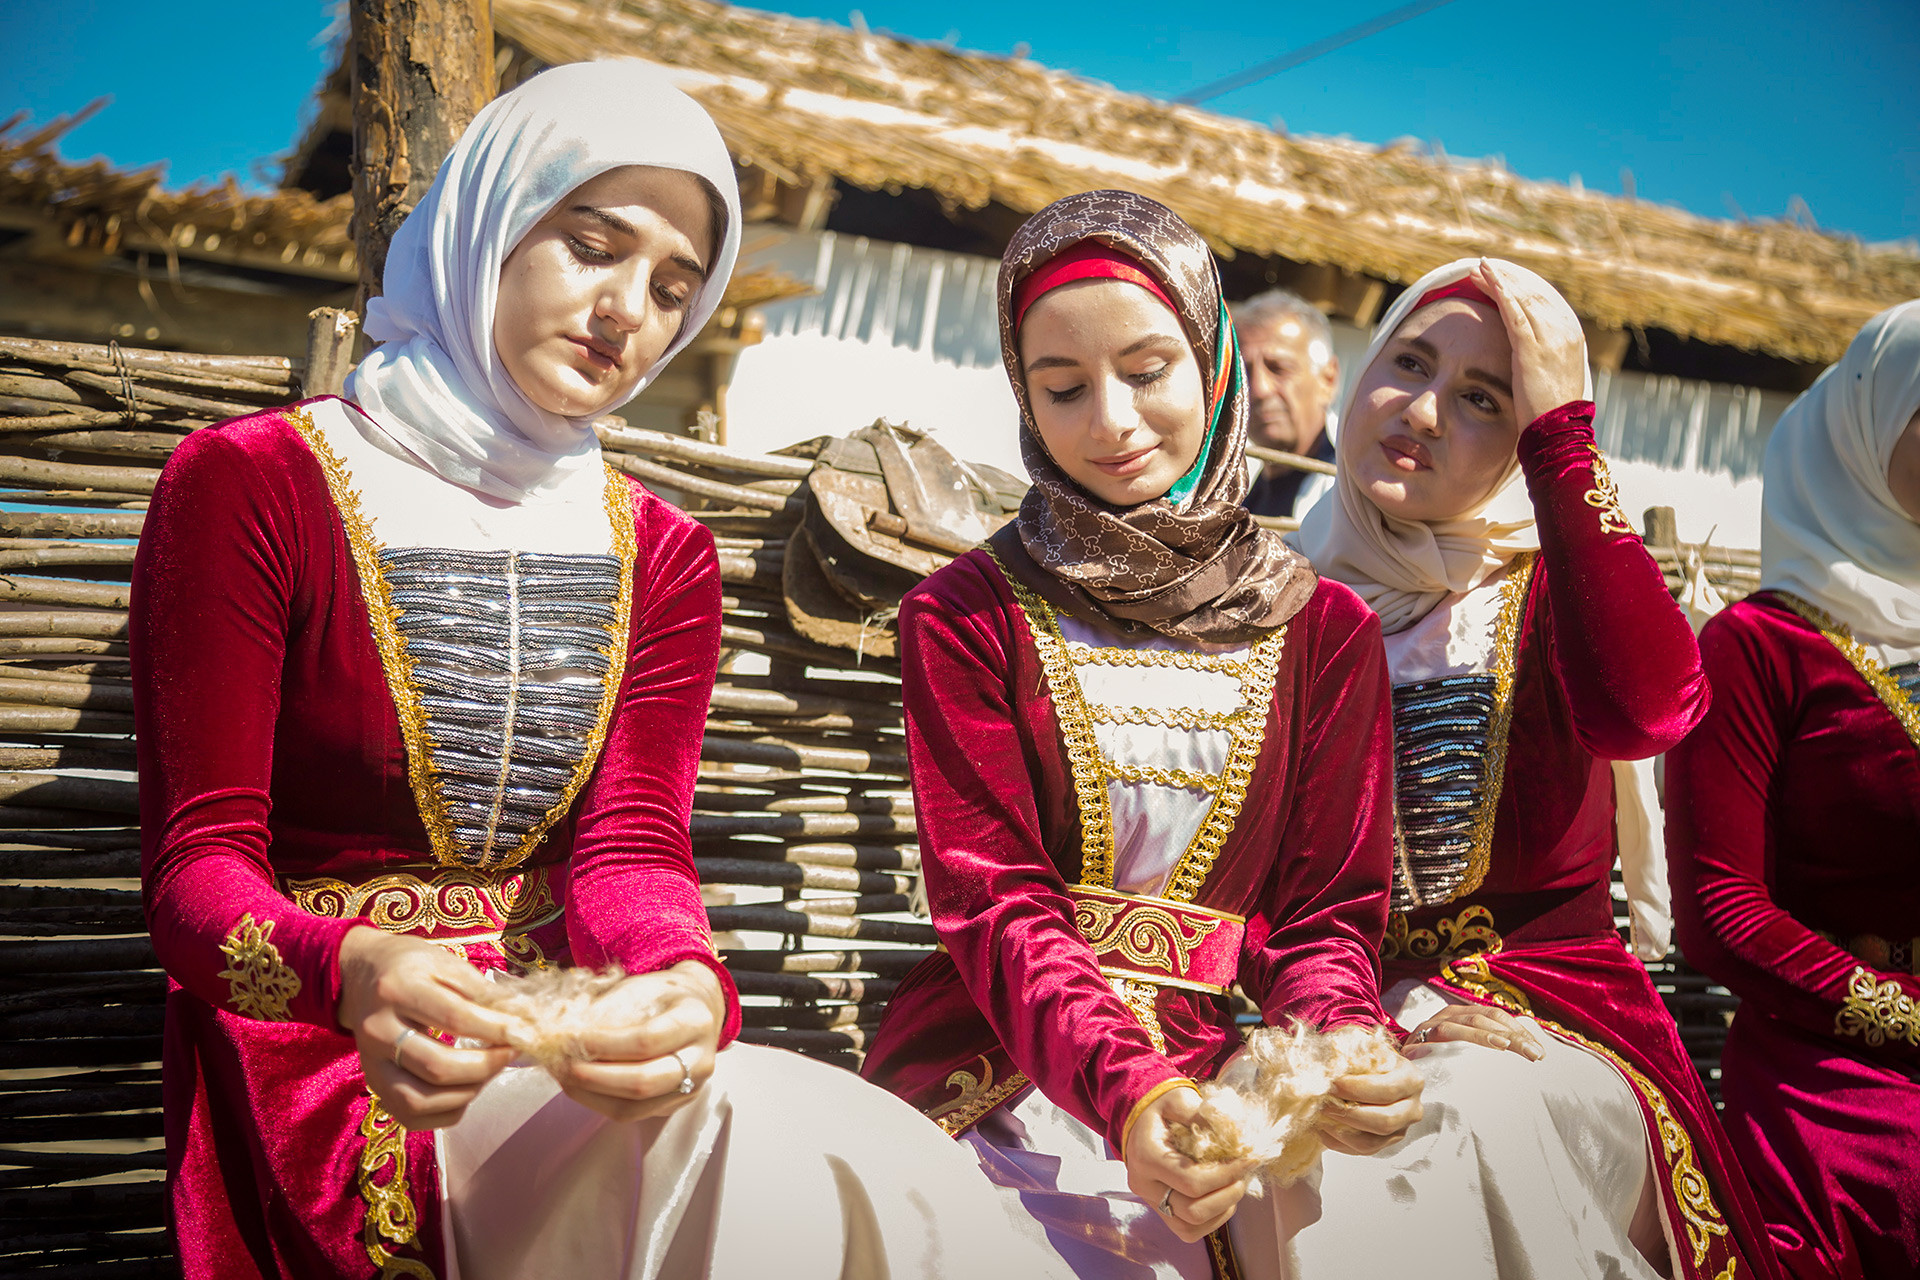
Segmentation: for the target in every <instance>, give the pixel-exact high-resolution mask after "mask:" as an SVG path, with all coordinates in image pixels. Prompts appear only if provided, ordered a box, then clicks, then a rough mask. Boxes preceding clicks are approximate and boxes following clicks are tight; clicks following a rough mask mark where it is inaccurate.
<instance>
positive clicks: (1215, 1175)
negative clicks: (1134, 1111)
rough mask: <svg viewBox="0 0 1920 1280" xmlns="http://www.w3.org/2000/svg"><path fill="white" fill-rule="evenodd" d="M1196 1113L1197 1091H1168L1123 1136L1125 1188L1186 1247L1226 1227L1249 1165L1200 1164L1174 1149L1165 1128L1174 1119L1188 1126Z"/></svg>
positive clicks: (1241, 1193)
mask: <svg viewBox="0 0 1920 1280" xmlns="http://www.w3.org/2000/svg"><path fill="white" fill-rule="evenodd" d="M1199 1113H1200V1094H1199V1093H1198V1092H1197V1091H1195V1090H1193V1089H1189V1088H1185V1087H1182V1088H1179V1089H1169V1090H1167V1091H1166V1092H1165V1093H1163V1094H1161V1095H1160V1096H1159V1097H1157V1098H1155V1099H1154V1100H1153V1101H1152V1102H1150V1103H1148V1104H1147V1105H1146V1107H1145V1108H1144V1109H1142V1110H1141V1112H1140V1114H1139V1115H1138V1116H1136V1117H1134V1121H1133V1127H1132V1128H1131V1129H1129V1130H1127V1135H1126V1143H1127V1187H1128V1189H1129V1190H1131V1191H1132V1192H1133V1194H1135V1195H1136V1196H1139V1197H1140V1198H1141V1199H1142V1200H1144V1201H1146V1202H1147V1203H1148V1204H1150V1205H1152V1206H1153V1208H1154V1210H1155V1211H1156V1212H1157V1213H1159V1214H1160V1216H1161V1217H1163V1218H1165V1219H1166V1220H1167V1225H1168V1226H1170V1227H1172V1228H1173V1233H1174V1234H1175V1235H1177V1236H1179V1237H1180V1238H1181V1239H1182V1240H1185V1241H1187V1242H1188V1243H1189V1244H1191V1243H1193V1242H1194V1241H1196V1240H1200V1239H1203V1238H1204V1237H1205V1236H1206V1235H1207V1234H1208V1233H1209V1232H1212V1231H1218V1230H1219V1229H1220V1228H1221V1227H1223V1226H1225V1225H1226V1223H1227V1219H1229V1218H1231V1217H1232V1216H1233V1211H1234V1209H1235V1208H1237V1207H1238V1206H1239V1204H1240V1197H1241V1196H1244V1195H1245V1194H1246V1193H1247V1175H1248V1174H1249V1173H1251V1172H1253V1165H1252V1163H1251V1162H1250V1161H1240V1162H1238V1163H1235V1164H1201V1163H1200V1162H1198V1161H1196V1160H1192V1159H1189V1158H1188V1157H1186V1156H1183V1155H1181V1154H1180V1153H1179V1152H1178V1151H1175V1150H1174V1149H1173V1147H1172V1145H1171V1144H1169V1143H1168V1141H1167V1125H1168V1124H1169V1123H1170V1122H1172V1121H1176V1120H1177V1121H1182V1122H1185V1123H1188V1124H1191V1123H1192V1122H1193V1120H1194V1118H1195V1117H1196V1116H1197V1115H1199ZM1169 1193H1171V1194H1169Z"/></svg>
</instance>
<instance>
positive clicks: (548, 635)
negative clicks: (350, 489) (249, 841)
mask: <svg viewBox="0 0 1920 1280" xmlns="http://www.w3.org/2000/svg"><path fill="white" fill-rule="evenodd" d="M379 557H380V568H381V576H382V577H383V578H384V579H385V581H386V586H387V589H388V591H389V592H390V598H391V600H392V604H393V608H394V626H395V629H396V630H397V631H398V632H399V634H400V636H401V637H403V638H404V640H405V642H406V654H407V658H408V660H409V663H410V665H411V666H412V684H413V687H414V689H415V690H416V691H417V694H418V706H419V709H420V712H421V715H422V717H423V719H424V722H425V723H424V729H425V737H426V740H427V742H428V744H430V748H429V759H430V765H429V767H428V770H427V775H428V776H427V779H426V781H427V782H428V784H429V785H430V787H431V788H432V791H433V793H434V798H435V799H436V800H437V801H438V805H437V806H435V807H436V808H438V809H439V811H440V812H441V813H442V814H444V817H445V820H446V823H447V826H448V827H449V828H450V836H451V839H450V841H449V843H450V845H451V849H450V850H449V852H451V853H452V854H453V856H454V859H455V860H456V861H457V862H458V863H460V864H461V865H465V866H471V867H487V866H495V865H499V864H501V863H502V862H507V861H518V857H516V856H513V855H516V854H518V855H519V856H524V853H523V852H522V850H523V847H524V846H527V845H530V844H531V843H532V842H533V841H532V840H531V839H530V837H534V838H537V836H538V835H539V834H542V833H544V831H545V829H546V828H547V827H548V826H549V825H550V824H551V820H552V818H553V817H554V816H557V813H558V812H559V811H562V810H564V808H565V806H566V804H567V803H568V802H569V801H570V800H571V790H572V788H573V787H574V786H577V782H576V775H577V774H578V772H579V770H580V767H581V765H582V763H583V762H584V761H585V760H587V759H588V757H589V755H590V754H591V753H593V752H594V751H595V750H597V747H598V743H597V741H596V739H597V736H598V735H599V733H600V732H601V731H602V723H603V721H602V717H601V709H602V699H603V697H604V694H605V692H606V688H607V682H608V678H609V676H610V675H612V674H613V673H612V665H613V659H612V656H611V655H610V652H609V644H608V637H609V634H610V633H612V632H614V631H615V620H616V619H617V618H618V616H619V602H620V596H621V561H620V560H619V558H617V557H615V556H611V555H552V554H538V553H533V552H525V551H506V550H500V551H457V550H449V549H446V548H440V547H407V548H397V549H395V548H382V549H381V551H380V553H379Z"/></svg>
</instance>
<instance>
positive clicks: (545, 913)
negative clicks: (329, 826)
mask: <svg viewBox="0 0 1920 1280" xmlns="http://www.w3.org/2000/svg"><path fill="white" fill-rule="evenodd" d="M550 874H551V868H549V867H545V866H541V867H535V868H533V869H532V870H531V871H526V872H520V873H516V874H511V875H506V876H498V875H488V874H486V873H484V872H475V871H465V870H457V869H448V870H436V871H435V872H434V873H433V874H432V875H428V876H418V875H415V874H413V873H412V872H410V871H394V872H389V873H387V874H386V875H380V876H375V877H373V878H372V879H371V880H365V881H362V882H361V883H359V884H350V883H348V882H347V881H345V880H333V879H328V878H326V877H324V876H318V877H314V878H312V879H307V880H288V881H287V882H286V891H287V895H288V896H289V897H291V898H292V899H293V901H294V903H295V905H297V906H298V907H300V909H301V910H303V911H310V912H312V913H313V914H314V915H317V916H331V917H333V918H334V919H340V920H343V919H347V918H349V917H353V916H364V917H366V918H367V919H369V920H371V921H373V923H375V924H376V925H378V926H380V927H381V928H382V929H385V930H386V931H387V932H388V933H425V932H428V931H439V930H461V929H464V930H468V931H473V930H479V931H481V932H487V931H495V930H509V929H519V928H532V927H534V926H536V925H541V924H546V923H548V922H549V921H551V920H554V919H557V918H558V917H559V915H560V911H561V908H560V906H559V904H557V903H556V902H555V901H554V898H553V888H552V885H551V884H550V883H549V877H550ZM476 940H477V939H475V938H472V937H467V938H462V939H460V941H463V942H472V941H476Z"/></svg>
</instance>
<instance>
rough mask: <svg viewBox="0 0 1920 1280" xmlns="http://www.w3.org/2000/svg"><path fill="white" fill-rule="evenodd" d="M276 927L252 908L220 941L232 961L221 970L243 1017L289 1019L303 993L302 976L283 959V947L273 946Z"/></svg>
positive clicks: (272, 1019) (233, 1001)
mask: <svg viewBox="0 0 1920 1280" xmlns="http://www.w3.org/2000/svg"><path fill="white" fill-rule="evenodd" d="M273 926H274V922H273V921H272V920H268V921H267V922H266V923H264V924H262V923H259V922H257V921H255V920H254V918H253V913H252V912H251V911H249V912H247V913H246V914H245V915H243V916H241V917H240V920H239V923H237V924H235V925H234V926H233V928H231V929H229V930H228V931H227V938H226V941H224V942H222V943H221V944H220V952H221V954H222V955H224V956H226V958H227V961H228V964H227V967H226V968H224V969H222V970H221V971H220V976H221V977H223V978H225V979H226V980H227V988H228V995H227V1002H228V1003H229V1004H231V1005H232V1006H233V1007H234V1009H235V1010H236V1011H237V1012H238V1013H239V1014H240V1016H241V1017H243V1018H258V1019H260V1020H261V1021H262V1022H285V1021H287V1019H288V1018H289V1017H290V1016H291V1015H290V1014H289V1013H288V1012H287V1007H288V1006H289V1005H290V1004H292V1002H293V998H294V997H295V996H297V995H299V994H300V975H299V974H297V973H295V972H294V971H293V970H292V969H291V968H289V967H288V966H287V964H286V963H285V962H284V961H283V960H281V958H280V948H278V947H276V946H274V945H273Z"/></svg>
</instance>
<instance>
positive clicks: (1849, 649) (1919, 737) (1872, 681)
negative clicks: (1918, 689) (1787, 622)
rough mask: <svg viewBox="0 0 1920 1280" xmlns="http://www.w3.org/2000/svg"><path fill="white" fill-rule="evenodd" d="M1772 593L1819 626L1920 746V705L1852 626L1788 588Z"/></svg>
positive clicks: (1910, 737)
mask: <svg viewBox="0 0 1920 1280" xmlns="http://www.w3.org/2000/svg"><path fill="white" fill-rule="evenodd" d="M1775 594H1777V595H1778V596H1779V597H1780V599H1781V600H1782V601H1783V602H1784V603H1785V604H1786V606H1787V608H1789V609H1791V610H1793V611H1794V612H1795V613H1797V614H1799V615H1800V616H1801V617H1803V618H1805V619H1806V620H1807V621H1808V622H1811V623H1812V624H1813V625H1814V626H1815V627H1817V628H1819V631H1820V634H1821V635H1823V636H1825V637H1826V638H1827V643H1829V644H1831V645H1832V646H1833V647H1834V648H1836V649H1838V650H1839V651H1840V653H1841V656H1843V657H1844V658H1846V660H1847V661H1848V662H1850V663H1852V664H1853V669H1854V670H1855V671H1857V672H1859V673H1860V678H1861V679H1862V680H1865V681H1866V682H1867V687H1868V688H1869V689H1872V690H1873V692H1874V696H1875V697H1877V698H1879V699H1880V701H1881V702H1882V703H1883V704H1885V706H1886V708H1887V710H1888V711H1891V712H1892V713H1893V718H1894V719H1895V720H1898V721H1899V722H1900V727H1901V728H1902V729H1905V730H1906V731H1907V738H1908V739H1909V740H1910V741H1911V742H1912V743H1913V745H1914V746H1916V747H1920V705H1915V703H1914V701H1913V698H1912V697H1911V696H1910V695H1909V694H1908V693H1907V691H1906V690H1905V689H1903V688H1901V687H1900V682H1899V681H1898V680H1895V679H1894V678H1893V677H1892V676H1890V675H1888V674H1887V669H1886V668H1885V667H1883V666H1881V665H1880V663H1879V662H1878V661H1876V660H1875V658H1874V656H1873V655H1872V654H1870V653H1868V652H1867V650H1866V646H1865V645H1862V644H1861V643H1860V642H1859V641H1858V640H1856V639H1854V638H1853V628H1852V627H1849V626H1848V625H1847V624H1846V623H1844V622H1839V621H1836V620H1835V619H1834V617H1833V615H1832V614H1830V613H1828V612H1827V611H1826V610H1825V609H1822V608H1820V607H1819V606H1818V605H1812V604H1808V603H1807V602H1806V601H1805V600H1802V599H1801V598H1800V597H1799V596H1796V595H1794V594H1793V593H1792V592H1791V591H1779V592H1776V593H1775Z"/></svg>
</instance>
